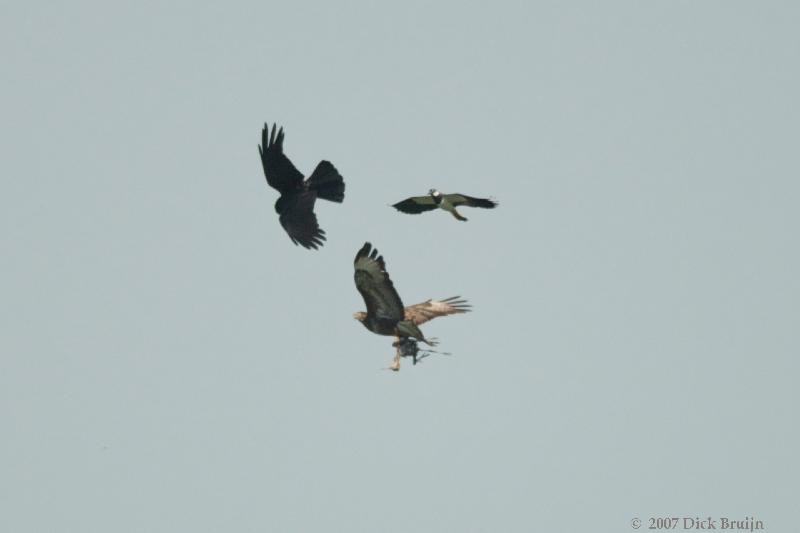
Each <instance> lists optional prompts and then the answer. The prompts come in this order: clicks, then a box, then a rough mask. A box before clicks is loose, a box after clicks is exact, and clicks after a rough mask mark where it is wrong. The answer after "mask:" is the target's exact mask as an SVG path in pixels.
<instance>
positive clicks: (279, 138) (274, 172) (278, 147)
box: [258, 124, 303, 193]
mask: <svg viewBox="0 0 800 533" xmlns="http://www.w3.org/2000/svg"><path fill="white" fill-rule="evenodd" d="M276 128H277V126H276V125H274V124H273V125H272V134H270V132H269V126H267V125H266V124H264V129H263V130H261V145H259V147H258V153H259V154H261V164H262V165H263V167H264V175H265V176H266V177H267V183H269V185H270V187H274V188H275V189H278V190H279V191H280V192H281V193H283V192H287V191H291V190H294V189H296V188H297V187H298V186H299V185H300V184H301V183H302V182H303V175H302V174H301V173H300V171H299V170H297V169H296V168H295V166H294V165H293V164H292V162H291V161H289V158H288V157H286V155H285V154H284V153H283V128H281V129H280V130H278V131H277V134H276V131H275V130H276Z"/></svg>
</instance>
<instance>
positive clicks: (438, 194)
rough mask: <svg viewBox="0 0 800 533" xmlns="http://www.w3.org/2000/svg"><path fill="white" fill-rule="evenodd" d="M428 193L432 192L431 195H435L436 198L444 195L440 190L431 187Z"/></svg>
mask: <svg viewBox="0 0 800 533" xmlns="http://www.w3.org/2000/svg"><path fill="white" fill-rule="evenodd" d="M428 194H430V195H431V196H433V197H434V198H436V197H438V196H441V195H442V193H440V192H439V191H437V190H436V189H431V190H429V191H428Z"/></svg>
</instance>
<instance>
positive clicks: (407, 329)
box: [397, 320, 438, 346]
mask: <svg viewBox="0 0 800 533" xmlns="http://www.w3.org/2000/svg"><path fill="white" fill-rule="evenodd" d="M397 331H398V333H400V336H402V337H414V338H415V339H417V340H418V341H420V342H424V343H425V344H427V345H428V346H436V345H437V344H438V342H437V341H436V339H426V338H425V335H424V334H423V333H422V331H420V329H419V328H418V327H417V325H416V324H414V323H413V322H412V321H410V320H401V321H400V322H398V323H397Z"/></svg>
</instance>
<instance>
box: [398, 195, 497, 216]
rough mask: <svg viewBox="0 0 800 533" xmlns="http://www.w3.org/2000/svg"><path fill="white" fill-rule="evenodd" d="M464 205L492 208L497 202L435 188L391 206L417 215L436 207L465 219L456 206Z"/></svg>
mask: <svg viewBox="0 0 800 533" xmlns="http://www.w3.org/2000/svg"><path fill="white" fill-rule="evenodd" d="M461 205H466V206H469V207H483V208H486V209H493V208H495V207H497V202H495V201H494V200H487V199H485V198H473V197H472V196H467V195H466V194H458V193H455V194H442V193H440V192H439V191H437V190H436V189H431V190H430V191H428V196H412V197H411V198H406V199H405V200H403V201H402V202H397V203H396V204H394V205H393V206H392V207H394V208H395V209H397V210H398V211H402V212H403V213H410V214H412V215H418V214H420V213H424V212H425V211H433V210H434V209H436V208H437V207H438V208H439V209H444V210H445V211H447V212H448V213H451V214H452V215H453V216H454V217H456V219H457V220H462V221H466V220H467V218H466V217H463V216H461V213H459V212H458V211H457V210H456V207H458V206H461Z"/></svg>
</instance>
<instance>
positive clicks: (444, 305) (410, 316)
mask: <svg viewBox="0 0 800 533" xmlns="http://www.w3.org/2000/svg"><path fill="white" fill-rule="evenodd" d="M460 298H461V297H460V296H452V297H450V298H446V299H444V300H427V301H425V302H422V303H421V304H417V305H409V306H408V307H406V309H405V319H406V320H410V321H411V322H413V323H414V324H417V325H419V324H424V323H425V322H427V321H428V320H433V319H434V318H436V317H437V316H447V315H454V314H456V313H468V312H469V311H470V310H471V309H470V307H471V306H470V305H469V304H468V303H467V301H466V300H461V299H460Z"/></svg>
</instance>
